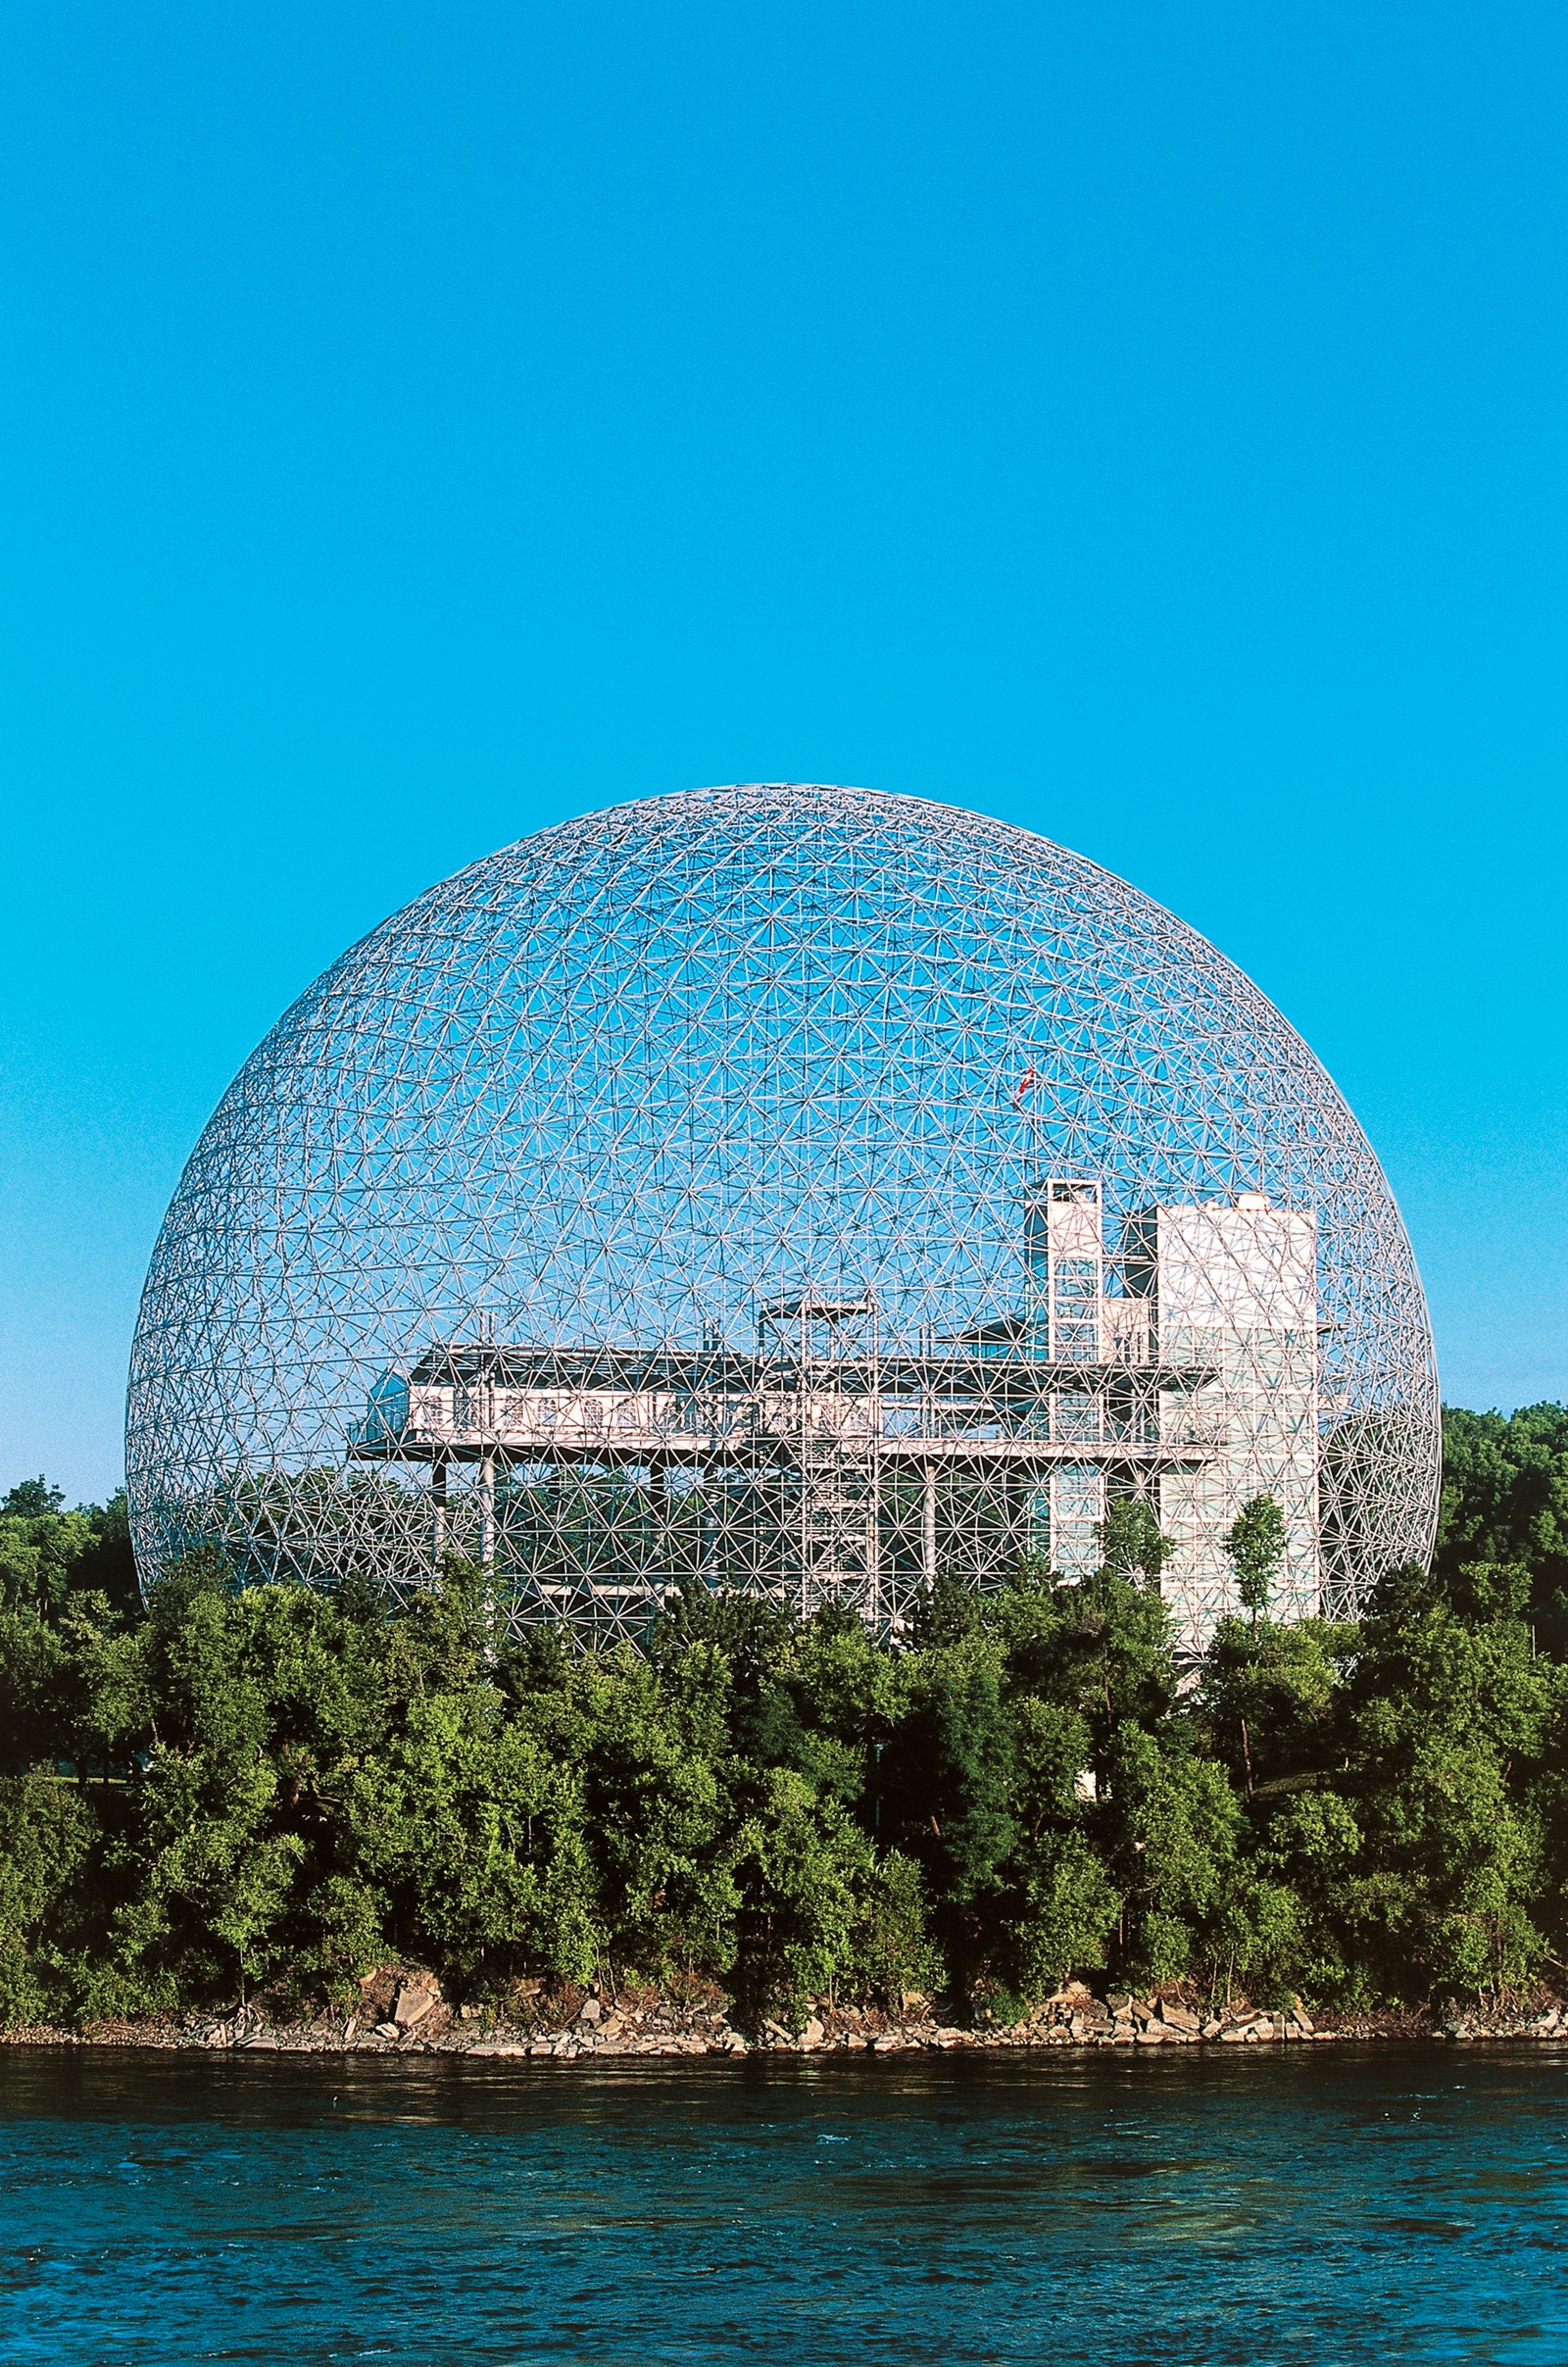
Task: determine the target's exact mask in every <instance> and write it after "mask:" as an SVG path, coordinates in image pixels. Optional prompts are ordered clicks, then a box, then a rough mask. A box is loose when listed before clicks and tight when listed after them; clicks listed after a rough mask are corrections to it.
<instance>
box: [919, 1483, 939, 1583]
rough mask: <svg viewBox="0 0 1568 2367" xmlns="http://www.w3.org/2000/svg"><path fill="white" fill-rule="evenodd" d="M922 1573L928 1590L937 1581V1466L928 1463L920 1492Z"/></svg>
mask: <svg viewBox="0 0 1568 2367" xmlns="http://www.w3.org/2000/svg"><path fill="white" fill-rule="evenodd" d="M920 1574H921V1576H922V1578H923V1579H924V1580H925V1583H926V1587H927V1590H929V1589H930V1588H932V1587H934V1586H935V1585H936V1582H937V1467H936V1464H935V1463H927V1464H926V1465H925V1467H924V1472H923V1475H922V1486H921V1492H920Z"/></svg>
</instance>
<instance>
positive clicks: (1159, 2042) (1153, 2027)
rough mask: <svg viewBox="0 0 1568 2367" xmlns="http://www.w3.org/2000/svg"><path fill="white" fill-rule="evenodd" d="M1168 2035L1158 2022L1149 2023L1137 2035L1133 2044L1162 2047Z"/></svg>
mask: <svg viewBox="0 0 1568 2367" xmlns="http://www.w3.org/2000/svg"><path fill="white" fill-rule="evenodd" d="M1169 2035H1170V2033H1169V2032H1168V2031H1167V2030H1165V2029H1163V2028H1162V2027H1161V2025H1160V2024H1159V2023H1158V2022H1153V2021H1150V2022H1146V2023H1145V2024H1144V2026H1143V2028H1142V2030H1140V2031H1139V2032H1138V2033H1137V2035H1136V2037H1135V2039H1134V2041H1133V2044H1134V2046H1164V2044H1165V2041H1166V2039H1167V2038H1168V2037H1169Z"/></svg>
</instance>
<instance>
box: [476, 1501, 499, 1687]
mask: <svg viewBox="0 0 1568 2367" xmlns="http://www.w3.org/2000/svg"><path fill="white" fill-rule="evenodd" d="M479 1563H480V1567H481V1568H482V1569H483V1571H484V1623H485V1626H486V1628H487V1629H488V1630H489V1634H490V1639H491V1641H490V1645H489V1648H488V1650H487V1651H486V1653H485V1657H486V1659H492V1658H493V1657H494V1655H495V1632H496V1588H495V1577H496V1458H495V1455H493V1454H486V1455H481V1456H480V1457H479Z"/></svg>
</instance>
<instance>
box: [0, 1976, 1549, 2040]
mask: <svg viewBox="0 0 1568 2367" xmlns="http://www.w3.org/2000/svg"><path fill="white" fill-rule="evenodd" d="M733 2013H734V2007H733V2006H732V2005H731V2004H730V2002H729V2000H728V1999H726V1998H725V1997H723V1996H722V1994H721V1993H720V1992H718V1991H711V1992H706V1993H703V1994H701V1995H697V1996H686V1997H671V1996H669V1995H668V1994H666V1993H663V1992H660V1991H655V1990H641V1989H637V1988H635V1987H627V1986H621V1987H612V1986H611V1985H609V1984H605V1985H603V1986H601V1987H598V1988H595V1989H593V1990H590V1991H587V1992H567V1993H565V1994H564V1995H562V1994H561V1993H559V1992H557V1993H552V1992H550V1991H548V1990H546V1989H545V1987H544V1985H543V1984H541V1983H522V1984H517V1985H515V1988H514V1991H513V1992H512V1993H511V1994H510V1995H509V1997H508V1998H507V1999H506V2000H505V2001H504V2003H503V2004H502V2005H500V2006H498V2005H496V2004H495V2003H493V2002H485V2003H482V2004H456V2003H453V2002H452V2001H450V2000H449V1999H448V1998H447V1997H444V1996H443V1994H442V1991H441V1988H440V1986H439V1984H438V1983H437V1982H436V1981H435V1979H434V1978H433V1977H432V1976H431V1975H430V1974H428V1973H424V1972H421V1971H418V1970H415V1969H404V1968H398V1967H390V1966H385V1967H382V1968H381V1969H380V1970H379V1971H378V1972H376V1973H372V1974H369V1975H368V1976H367V1978H366V1980H365V1981H364V1982H362V1984H361V1992H360V2000H359V2003H358V2005H357V2006H356V2007H355V2008H354V2010H352V2011H351V2012H349V2013H347V2014H337V2015H326V2014H318V2015H317V2016H315V2017H313V2018H312V2019H310V2020H304V2021H302V2020H278V2019H277V2018H276V2008H275V2006H270V2004H269V2001H268V2000H265V1999H263V2000H260V2001H257V2002H255V2003H252V2004H249V2005H247V2006H244V2007H243V2008H241V2009H240V2010H238V2011H236V2012H234V2013H232V2014H229V2015H226V2016H222V2015H195V2014H192V2015H186V2016H184V2017H183V2018H181V2019H179V2020H147V2021H141V2020H138V2021H119V2022H98V2023H94V2024H90V2025H88V2026H86V2027H85V2028H83V2029H81V2030H63V2029H54V2028H48V2027H41V2026H30V2027H21V2028H16V2029H12V2030H8V2031H4V2032H0V2045H7V2046H65V2047H86V2048H103V2047H161V2048H173V2049H203V2048H221V2049H224V2050H228V2051H231V2052H241V2051H242V2052H246V2053H257V2054H265V2053H273V2054H348V2053H352V2054H370V2055H399V2056H401V2055H410V2054H418V2055H423V2054H457V2055H466V2056H472V2057H474V2058H477V2059H483V2060H512V2061H515V2060H521V2059H537V2060H551V2061H556V2062H563V2061H592V2060H601V2059H605V2058H613V2057H616V2056H625V2055H728V2056H742V2055H749V2054H818V2053H833V2052H839V2053H850V2054H854V2053H861V2054H866V2053H869V2054H907V2053H914V2052H918V2051H921V2050H926V2051H936V2052H939V2053H946V2052H951V2051H958V2050H970V2051H973V2050H994V2049H999V2048H1008V2047H1013V2048H1017V2047H1042V2046H1057V2047H1061V2046H1069V2047H1071V2046H1076V2047H1088V2046H1112V2047H1115V2046H1130V2047H1143V2048H1145V2049H1147V2048H1149V2047H1152V2046H1259V2045H1272V2046H1280V2045H1290V2044H1296V2045H1303V2044H1314V2045H1323V2044H1329V2043H1335V2042H1340V2043H1343V2042H1346V2041H1366V2040H1404V2041H1410V2040H1426V2041H1430V2042H1434V2043H1440V2044H1446V2045H1470V2044H1474V2043H1476V2042H1479V2041H1484V2040H1507V2039H1512V2040H1548V2041H1549V2040H1560V2041H1563V2042H1568V2004H1565V2003H1564V2002H1563V2001H1562V2000H1561V1999H1560V1998H1556V1997H1546V1996H1544V1995H1537V1996H1534V1997H1530V1998H1528V1999H1523V2000H1520V1999H1516V2000H1513V2001H1511V2002H1509V2003H1508V2004H1505V2005H1498V2006H1497V2007H1495V2008H1494V2009H1492V2010H1491V2011H1486V2012H1483V2011H1479V2010H1477V2009H1475V2008H1473V2007H1466V2008H1460V2007H1457V2006H1455V2007H1451V2008H1447V2009H1427V2008H1422V2009H1416V2010H1412V2011H1410V2012H1406V2013H1381V2014H1360V2015H1332V2016H1320V2017H1318V2018H1317V2019H1316V2020H1314V2018H1313V2017H1312V2016H1311V2015H1310V2014H1309V2013H1307V2011H1306V2010H1305V2008H1304V2007H1303V2006H1302V2005H1301V2004H1300V2003H1299V2000H1298V2001H1293V2003H1292V2004H1291V2005H1290V2006H1289V2007H1287V2008H1286V2009H1284V2010H1283V2011H1282V2010H1280V2009H1279V2008H1277V2007H1275V2008H1267V2007H1253V2006H1251V2005H1250V2004H1232V2005H1230V2006H1226V2007H1223V2008H1221V2007H1217V2006H1210V2005H1209V2004H1208V2003H1206V2002H1204V2001H1203V2000H1201V1999H1199V2000H1191V1999H1188V1998H1185V1997H1181V1996H1180V1995H1160V1996H1157V1997H1133V1996H1130V1995H1127V1994H1126V1993H1124V1992H1118V1991H1111V1992H1110V1993H1109V1994H1108V1995H1106V1996H1104V1997H1100V1996H1097V1995H1095V1994H1094V1993H1092V1992H1091V1991H1090V1990H1088V1989H1087V1988H1085V1987H1083V1986H1082V1985H1081V1984H1079V1983H1076V1982H1074V1983H1071V1984H1069V1985H1068V1986H1067V1987H1066V1988H1064V1989H1062V1990H1059V1991H1058V1992H1057V1993H1056V1995H1055V1996H1054V1997H1048V1998H1047V1999H1046V2000H1045V2001H1044V2002H1043V2003H1042V2004H1040V2005H1039V2006H1037V2007H1036V2008H1035V2009H1034V2010H1033V2011H1032V2012H1031V2013H1029V2014H1028V2015H1026V2016H1025V2017H1023V2018H1022V2019H1020V2020H1018V2021H1015V2022H1011V2023H1007V2024H1003V2023H1000V2022H990V2023H981V2024H980V2025H979V2026H977V2027H969V2028H960V2027H958V2026H956V2025H954V2024H947V2023H944V2022H942V2021H940V2020H938V2019H937V2018H936V2016H935V2015H934V2014H933V2013H932V2012H931V2010H930V2006H929V2002H928V2000H926V1999H923V1998H922V1999H919V2000H914V1999H907V2000H906V2004H905V2007H904V2009H903V2010H902V2012H899V2013H887V2012H881V2011H877V2010H874V2009H862V2008H859V2007H856V2006H843V2005H838V2004H835V2003H833V2002H831V2001H829V2000H827V1999H819V2000H817V2001H816V2003H815V2006H814V2008H813V2010H812V2011H811V2013H810V2014H809V2017H808V2018H807V2019H806V2020H805V2022H804V2023H803V2024H802V2025H801V2026H800V2027H799V2028H795V2029H792V2028H790V2027H789V2026H788V2025H786V2024H785V2023H783V2022H780V2021H775V2020H771V2019H765V2018H764V2019H760V2020H758V2021H757V2022H755V2023H753V2024H748V2025H747V2026H746V2027H741V2026H739V2025H738V2024H737V2023H736V2021H735V2020H734V2019H732V2015H733Z"/></svg>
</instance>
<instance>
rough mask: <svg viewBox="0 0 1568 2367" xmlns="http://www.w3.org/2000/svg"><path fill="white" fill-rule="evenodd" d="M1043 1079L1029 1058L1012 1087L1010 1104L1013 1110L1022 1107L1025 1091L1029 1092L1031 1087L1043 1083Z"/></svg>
mask: <svg viewBox="0 0 1568 2367" xmlns="http://www.w3.org/2000/svg"><path fill="white" fill-rule="evenodd" d="M1045 1081H1046V1080H1045V1078H1044V1077H1043V1076H1042V1075H1041V1073H1040V1071H1039V1069H1038V1068H1037V1067H1036V1066H1035V1064H1034V1062H1033V1060H1031V1061H1030V1063H1029V1065H1028V1067H1027V1068H1026V1069H1025V1070H1024V1072H1023V1074H1022V1076H1021V1077H1020V1078H1019V1079H1018V1082H1017V1084H1016V1085H1014V1087H1013V1089H1012V1106H1013V1108H1014V1110H1017V1109H1020V1108H1021V1107H1022V1104H1023V1097H1024V1095H1025V1094H1026V1093H1027V1092H1029V1090H1030V1088H1031V1087H1035V1086H1040V1085H1043V1084H1044V1083H1045Z"/></svg>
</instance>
